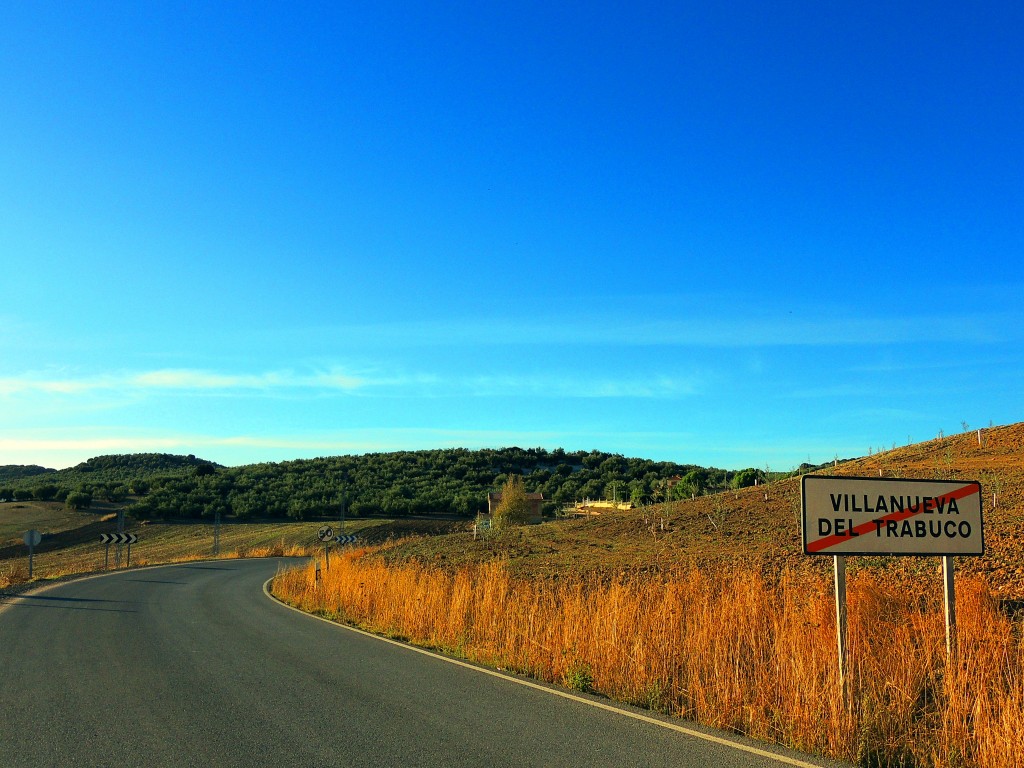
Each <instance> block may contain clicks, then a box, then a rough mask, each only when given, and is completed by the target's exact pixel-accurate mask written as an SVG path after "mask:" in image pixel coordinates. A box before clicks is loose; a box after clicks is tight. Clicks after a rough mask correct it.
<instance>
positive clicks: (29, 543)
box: [21, 528, 43, 547]
mask: <svg viewBox="0 0 1024 768" xmlns="http://www.w3.org/2000/svg"><path fill="white" fill-rule="evenodd" d="M21 538H22V540H23V541H24V542H25V546H26V547H36V546H38V545H39V542H40V541H42V540H43V534H41V533H40V532H39V531H37V530H36V529H35V528H33V529H32V530H31V531H25V535H24V536H22V537H21Z"/></svg>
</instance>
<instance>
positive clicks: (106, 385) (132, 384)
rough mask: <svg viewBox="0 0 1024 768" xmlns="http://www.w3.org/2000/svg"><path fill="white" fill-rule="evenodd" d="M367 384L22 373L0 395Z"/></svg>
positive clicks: (205, 374)
mask: <svg viewBox="0 0 1024 768" xmlns="http://www.w3.org/2000/svg"><path fill="white" fill-rule="evenodd" d="M368 384H370V382H369V380H367V379H365V378H363V377H361V376H356V375H352V374H349V373H347V372H344V371H341V370H338V369H333V370H329V371H325V372H318V373H310V374H297V373H295V372H294V371H270V372H266V373H261V374H225V373H219V372H215V371H203V370H194V369H170V368H168V369H160V370H154V371H145V372H141V373H118V374H103V375H93V376H81V377H74V376H69V375H64V376H60V375H53V374H45V373H26V374H22V375H19V376H8V377H4V378H0V395H8V396H9V395H18V394H39V393H41V394H52V395H74V394H81V393H92V392H97V393H101V392H117V393H120V394H132V393H135V394H141V393H145V392H152V391H177V392H182V391H185V392H187V391H192V392H207V393H209V392H225V393H230V392H238V391H245V390H260V391H271V390H284V389H320V390H339V391H345V392H351V391H355V390H357V389H361V388H363V387H365V386H367V385H368Z"/></svg>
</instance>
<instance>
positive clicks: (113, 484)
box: [0, 448, 763, 519]
mask: <svg viewBox="0 0 1024 768" xmlns="http://www.w3.org/2000/svg"><path fill="white" fill-rule="evenodd" d="M510 475H519V476H521V477H522V478H523V481H524V486H525V488H526V490H527V491H540V492H542V493H543V494H544V496H545V498H546V499H548V500H549V501H548V506H547V510H546V511H548V512H552V511H554V509H556V508H557V507H559V506H562V505H564V504H568V503H571V502H573V501H574V500H583V499H606V498H607V499H611V498H617V499H619V500H633V501H635V502H643V501H651V500H664V499H665V498H666V495H667V496H668V497H669V498H672V497H675V498H683V497H689V496H690V495H691V494H698V495H699V494H701V493H703V492H705V491H708V490H713V489H718V488H724V487H739V486H743V485H752V484H753V483H754V480H755V478H757V477H759V476H762V475H763V472H761V471H760V470H754V469H748V470H742V471H740V472H729V471H725V470H720V469H714V468H711V469H707V468H704V467H699V466H696V465H692V464H676V463H674V462H655V461H651V460H649V459H640V458H627V457H625V456H622V455H619V454H610V453H604V452H601V451H589V452H587V451H576V452H566V451H564V450H562V449H556V450H553V451H548V450H545V449H543V448H530V449H522V448H501V449H485V450H475V451H471V450H467V449H464V448H452V449H438V450H423V451H397V452H392V453H370V454H364V455H358V456H335V457H329V458H318V459H308V460H306V459H303V460H296V461H286V462H281V463H267V464H251V465H246V466H241V467H230V468H226V467H221V466H219V465H216V464H213V463H212V462H208V461H204V460H202V459H197V458H196V457H195V456H173V455H168V454H131V455H120V456H99V457H96V458H93V459H90V460H89V461H87V462H84V463H82V464H79V465H78V466H76V467H72V468H69V469H65V470H60V471H57V472H54V471H52V470H51V471H49V472H47V473H46V474H45V475H41V476H33V477H26V476H20V477H12V478H11V479H9V480H6V481H3V485H4V486H7V487H6V488H0V498H14V497H17V496H20V497H23V498H38V499H43V500H47V499H58V500H63V501H65V502H66V503H68V504H73V505H75V506H82V505H86V506H87V505H88V504H89V503H90V500H91V499H94V498H101V499H105V500H109V501H122V500H125V499H130V501H131V504H130V507H129V510H130V511H131V512H132V513H133V514H135V515H136V516H138V517H145V518H171V517H173V518H182V517H184V518H200V517H209V516H213V515H215V514H217V513H220V514H222V515H233V516H235V517H238V518H240V519H246V518H255V517H260V518H264V517H290V518H293V519H306V518H310V517H318V516H325V515H326V516H334V515H337V514H338V513H339V511H340V507H341V505H342V503H344V504H345V506H346V507H347V509H348V512H349V514H351V515H354V516H359V515H372V514H383V515H388V516H396V515H431V514H445V515H453V514H454V515H460V516H466V517H469V516H472V515H475V514H476V513H478V512H481V511H484V510H485V509H486V500H487V493H488V492H489V491H493V490H497V489H499V488H500V487H501V485H502V483H504V481H505V480H506V479H507V478H508V476H510Z"/></svg>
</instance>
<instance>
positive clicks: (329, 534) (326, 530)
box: [316, 525, 334, 541]
mask: <svg viewBox="0 0 1024 768" xmlns="http://www.w3.org/2000/svg"><path fill="white" fill-rule="evenodd" d="M316 537H317V538H318V539H320V541H330V540H331V539H333V538H334V529H333V528H331V526H329V525H324V526H322V527H321V528H320V530H319V531H317V532H316Z"/></svg>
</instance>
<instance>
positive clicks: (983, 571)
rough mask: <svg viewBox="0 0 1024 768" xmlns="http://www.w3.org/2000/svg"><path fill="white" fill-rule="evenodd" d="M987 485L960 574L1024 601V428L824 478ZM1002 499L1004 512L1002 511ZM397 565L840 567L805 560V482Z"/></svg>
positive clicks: (426, 552) (399, 551) (911, 567)
mask: <svg viewBox="0 0 1024 768" xmlns="http://www.w3.org/2000/svg"><path fill="white" fill-rule="evenodd" d="M879 472H881V475H882V476H884V477H906V478H927V479H963V480H979V481H980V482H981V484H982V491H983V495H984V510H983V514H984V519H985V529H986V532H985V541H986V554H985V555H984V556H982V557H961V558H957V561H956V562H957V568H958V572H959V573H969V574H978V575H982V576H984V577H985V578H986V579H987V581H988V582H989V584H990V586H991V587H992V589H993V591H994V592H995V593H996V594H999V595H1000V596H1002V597H1004V598H1007V599H1012V600H1024V546H1022V545H1024V525H1022V523H1024V423H1020V424H1013V425H1010V426H1005V427H989V428H987V429H983V430H981V444H980V445H979V437H978V432H977V431H973V432H968V433H965V434H958V435H953V436H947V437H944V438H942V439H936V440H931V441H928V442H925V443H918V444H914V445H909V446H906V447H901V448H893V449H892V450H889V451H883V452H879V453H876V454H874V455H871V456H866V457H863V458H860V459H855V460H851V461H845V462H842V463H839V464H838V466H835V467H831V468H828V469H827V470H822V471H821V472H820V474H833V475H843V476H862V477H877V476H879ZM993 499H994V502H993ZM384 556H385V557H386V558H387V559H388V560H389V561H397V560H403V559H407V558H415V559H417V560H420V561H422V562H426V563H433V564H435V565H438V566H441V567H455V566H458V565H460V564H464V563H470V562H484V561H487V560H491V559H493V558H496V557H498V558H505V559H507V560H508V562H509V566H510V568H511V569H512V571H513V573H516V574H518V575H520V576H524V577H531V578H536V577H540V578H560V577H563V576H566V575H569V574H584V573H587V574H594V575H600V574H602V573H604V574H610V573H634V574H637V575H650V576H656V575H657V574H659V573H663V572H667V571H671V570H675V569H676V568H678V567H680V566H682V565H699V566H702V567H705V568H729V567H730V566H731V565H735V564H738V563H740V562H742V563H745V564H749V563H755V564H758V565H760V567H761V568H762V570H763V571H764V572H765V573H766V574H768V575H777V574H779V573H781V572H782V571H789V572H791V573H792V572H797V573H799V572H808V571H816V572H819V573H823V572H826V571H829V570H830V569H831V565H832V559H831V558H829V557H811V556H806V555H804V554H803V552H802V546H801V538H800V478H799V477H792V478H787V479H785V480H779V481H776V482H773V483H770V484H769V485H767V486H761V487H756V488H745V489H742V490H737V491H726V492H723V493H717V494H713V495H709V496H703V497H700V498H698V499H696V500H692V501H683V502H677V503H673V504H664V505H655V506H650V507H642V508H640V509H635V510H631V511H628V512H611V513H609V514H606V515H602V516H601V517H597V518H591V519H584V520H559V521H554V522H549V523H544V524H543V525H539V526H529V527H525V528H519V529H514V530H512V531H508V532H502V533H500V534H491V535H488V536H486V537H482V538H481V539H479V540H476V541H474V539H473V536H472V534H471V533H456V534H452V535H449V536H439V537H431V538H420V539H414V540H410V541H407V542H402V543H400V544H398V545H397V546H394V547H392V548H390V549H388V550H387V551H386V552H385V553H384ZM938 567H939V560H938V558H934V557H931V558H926V557H851V558H849V561H848V568H849V569H850V571H851V573H856V571H857V570H858V569H860V568H870V569H872V570H873V571H877V572H879V573H880V574H881V575H891V576H892V577H893V578H897V579H900V580H903V579H906V578H912V577H918V576H925V575H927V576H928V577H929V578H932V577H934V574H935V572H936V569H937V568H938Z"/></svg>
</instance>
